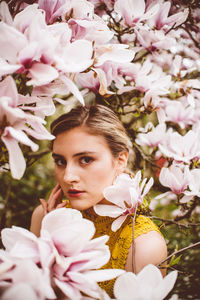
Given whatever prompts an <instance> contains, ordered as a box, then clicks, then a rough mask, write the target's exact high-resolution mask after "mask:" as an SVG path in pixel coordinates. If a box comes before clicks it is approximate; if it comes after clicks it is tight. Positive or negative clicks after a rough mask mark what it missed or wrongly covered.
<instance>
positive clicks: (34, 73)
mask: <svg viewBox="0 0 200 300" xmlns="http://www.w3.org/2000/svg"><path fill="white" fill-rule="evenodd" d="M29 75H30V76H31V78H32V79H31V80H29V81H28V82H27V85H34V86H38V85H45V84H48V83H50V82H51V81H53V80H55V79H56V78H58V75H59V74H58V71H57V70H56V69H55V68H53V67H52V66H49V65H45V64H42V63H34V64H33V66H32V67H31V69H29Z"/></svg>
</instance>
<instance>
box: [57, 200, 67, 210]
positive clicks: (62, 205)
mask: <svg viewBox="0 0 200 300" xmlns="http://www.w3.org/2000/svg"><path fill="white" fill-rule="evenodd" d="M66 205H67V200H65V201H64V202H62V203H60V204H58V205H57V207H56V208H61V207H65V206H66Z"/></svg>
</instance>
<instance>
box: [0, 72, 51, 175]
mask: <svg viewBox="0 0 200 300" xmlns="http://www.w3.org/2000/svg"><path fill="white" fill-rule="evenodd" d="M0 100H1V101H0V137H1V140H2V141H3V143H4V144H5V146H6V148H7V150H8V153H9V166H10V169H11V173H12V176H13V178H15V179H20V178H21V177H22V176H23V174H24V171H25V168H26V162H25V159H24V157H23V154H22V151H21V149H20V147H19V144H18V143H19V142H20V143H22V144H24V145H27V146H29V147H31V149H32V151H37V150H38V145H37V144H35V143H34V142H33V141H31V139H30V138H29V137H28V136H27V135H26V133H27V134H28V135H29V136H33V137H34V138H36V139H49V140H51V139H53V138H54V136H53V135H51V134H49V132H48V131H47V130H46V129H45V128H44V127H43V124H45V123H46V122H45V121H44V120H43V119H42V118H39V117H36V116H34V115H32V114H29V113H27V112H24V111H23V110H22V109H20V108H19V107H18V104H19V99H18V92H17V88H16V85H15V82H14V80H13V79H12V77H10V76H8V77H6V78H5V79H4V80H3V81H2V82H0ZM27 124H28V125H29V126H27Z"/></svg>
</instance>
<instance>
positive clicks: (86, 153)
mask: <svg viewBox="0 0 200 300" xmlns="http://www.w3.org/2000/svg"><path fill="white" fill-rule="evenodd" d="M96 153H97V152H93V151H83V152H78V153H76V154H74V155H73V157H77V156H81V155H88V154H96ZM52 157H54V158H56V157H63V155H61V154H57V153H54V152H53V153H52Z"/></svg>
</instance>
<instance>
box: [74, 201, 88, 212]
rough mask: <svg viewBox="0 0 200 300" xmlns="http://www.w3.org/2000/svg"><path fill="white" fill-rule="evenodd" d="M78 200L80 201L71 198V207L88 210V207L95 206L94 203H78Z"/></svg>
mask: <svg viewBox="0 0 200 300" xmlns="http://www.w3.org/2000/svg"><path fill="white" fill-rule="evenodd" d="M77 202H78V201H70V200H69V203H70V206H71V208H73V209H77V210H80V211H82V210H86V209H89V208H91V207H93V205H90V204H84V203H80V202H79V203H77Z"/></svg>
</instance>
